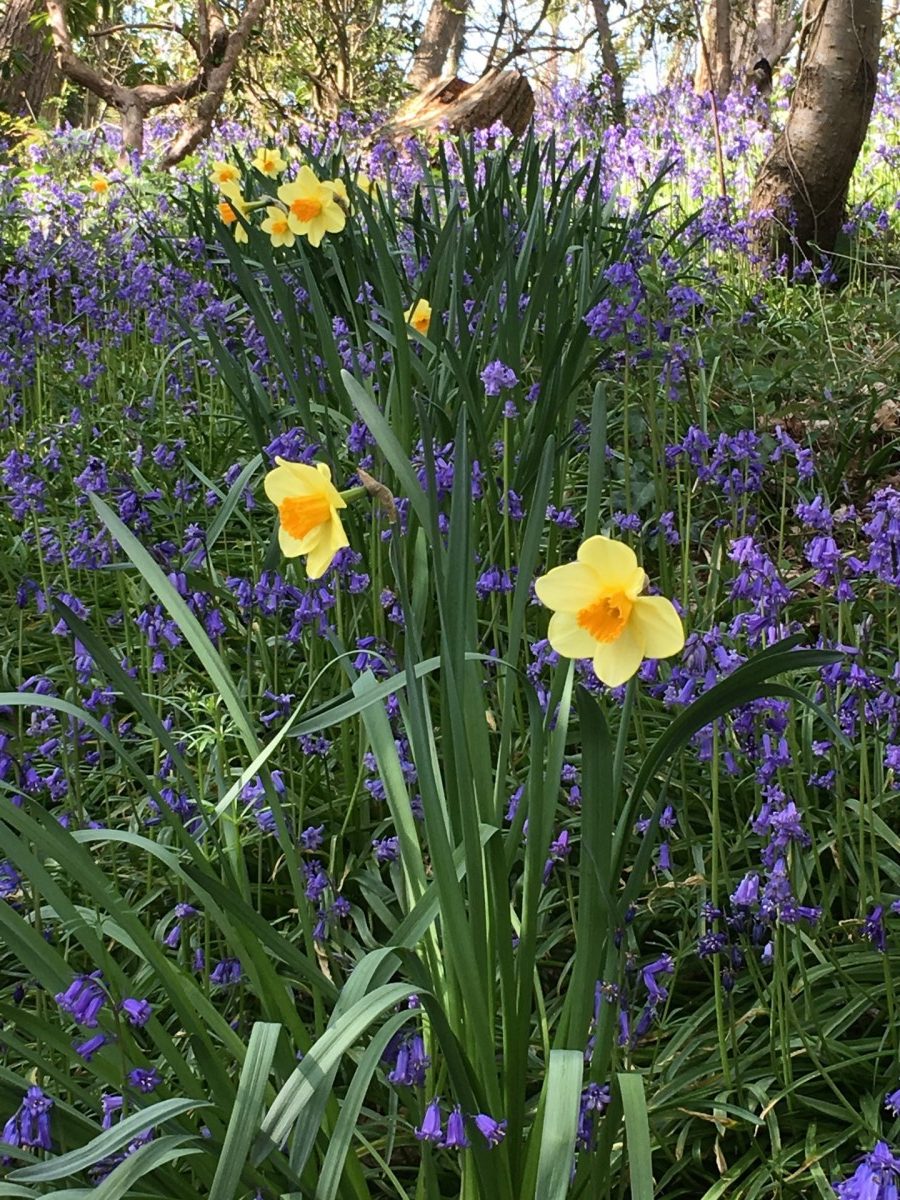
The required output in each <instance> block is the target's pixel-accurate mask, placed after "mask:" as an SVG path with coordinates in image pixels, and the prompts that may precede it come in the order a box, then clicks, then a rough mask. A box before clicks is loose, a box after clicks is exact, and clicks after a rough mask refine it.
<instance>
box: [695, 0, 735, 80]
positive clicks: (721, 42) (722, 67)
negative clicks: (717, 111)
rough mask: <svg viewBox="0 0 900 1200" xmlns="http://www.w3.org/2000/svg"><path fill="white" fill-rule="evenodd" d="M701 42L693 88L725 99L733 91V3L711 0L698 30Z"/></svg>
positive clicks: (728, 0)
mask: <svg viewBox="0 0 900 1200" xmlns="http://www.w3.org/2000/svg"><path fill="white" fill-rule="evenodd" d="M698 37H699V41H700V48H699V54H698V56H697V70H696V72H695V73H694V91H696V92H698V93H699V94H700V95H706V93H707V92H713V93H714V94H715V97H716V99H717V100H722V99H724V98H725V96H727V95H728V93H729V91H730V90H731V3H730V0H709V3H708V4H707V6H706V12H705V14H704V17H703V20H702V22H701V27H700V29H699V31H698Z"/></svg>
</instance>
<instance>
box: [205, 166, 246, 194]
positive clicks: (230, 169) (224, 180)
mask: <svg viewBox="0 0 900 1200" xmlns="http://www.w3.org/2000/svg"><path fill="white" fill-rule="evenodd" d="M209 181H210V183H214V184H215V185H216V186H217V187H220V188H224V187H227V186H228V185H229V184H235V183H238V184H239V183H240V182H241V173H240V171H239V170H238V169H237V167H236V166H235V165H234V163H229V162H214V163H213V165H212V170H211V171H210V173H209Z"/></svg>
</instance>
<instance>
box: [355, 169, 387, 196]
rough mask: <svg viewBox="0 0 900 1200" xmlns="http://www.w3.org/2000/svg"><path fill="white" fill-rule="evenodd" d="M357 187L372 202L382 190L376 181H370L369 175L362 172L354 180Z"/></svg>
mask: <svg viewBox="0 0 900 1200" xmlns="http://www.w3.org/2000/svg"><path fill="white" fill-rule="evenodd" d="M353 184H354V186H355V187H358V188H359V190H360V191H361V192H364V193H365V194H366V195H367V196H368V197H369V198H370V199H371V200H375V199H376V198H377V196H378V193H379V191H380V190H381V188H380V187H379V185H378V183H376V181H375V180H374V179H370V178H369V177H368V175H363V173H362V171H358V172H357V175H356V178H355V179H354V180H353Z"/></svg>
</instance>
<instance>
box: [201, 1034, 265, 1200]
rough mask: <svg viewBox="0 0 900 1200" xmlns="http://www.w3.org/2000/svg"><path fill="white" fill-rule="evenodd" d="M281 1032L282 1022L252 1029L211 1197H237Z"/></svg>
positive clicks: (228, 1199) (224, 1199)
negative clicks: (235, 1195)
mask: <svg viewBox="0 0 900 1200" xmlns="http://www.w3.org/2000/svg"><path fill="white" fill-rule="evenodd" d="M280 1032H281V1026H280V1025H276V1024H274V1023H269V1022H263V1021H257V1022H256V1024H255V1025H254V1026H253V1029H252V1030H251V1033H250V1041H249V1042H248V1043H247V1055H246V1058H245V1059H244V1067H243V1070H242V1071H241V1078H240V1081H239V1083H238V1089H237V1095H236V1096H235V1098H234V1108H233V1109H232V1110H231V1119H230V1120H229V1122H228V1129H227V1131H226V1133H225V1141H224V1143H223V1145H222V1153H221V1154H220V1156H219V1162H218V1164H217V1166H216V1173H215V1176H214V1177H213V1181H212V1186H211V1187H210V1189H209V1200H233V1198H234V1194H235V1192H236V1191H237V1187H238V1184H239V1183H240V1178H241V1171H242V1170H243V1169H244V1164H245V1162H246V1161H247V1155H248V1154H249V1152H250V1145H251V1143H252V1141H253V1138H254V1136H255V1134H256V1131H257V1129H258V1128H259V1121H260V1115H261V1113H262V1106H263V1101H264V1099H265V1093H266V1086H267V1084H268V1080H269V1071H270V1070H271V1067H272V1059H273V1058H274V1056H275V1049H276V1047H277V1045H278V1035H279V1033H280Z"/></svg>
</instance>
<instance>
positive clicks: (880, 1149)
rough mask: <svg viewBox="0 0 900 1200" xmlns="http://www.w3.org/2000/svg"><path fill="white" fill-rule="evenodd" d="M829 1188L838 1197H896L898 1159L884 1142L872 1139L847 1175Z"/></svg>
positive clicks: (871, 1199) (899, 1189) (899, 1193)
mask: <svg viewBox="0 0 900 1200" xmlns="http://www.w3.org/2000/svg"><path fill="white" fill-rule="evenodd" d="M832 1187H833V1188H834V1191H835V1194H836V1195H837V1196H838V1197H840V1200H898V1196H900V1158H897V1157H896V1156H895V1155H894V1154H893V1153H892V1151H891V1148H890V1146H889V1145H888V1144H887V1142H876V1143H875V1145H874V1147H873V1148H872V1150H871V1151H870V1152H869V1153H868V1154H867V1155H866V1156H865V1158H863V1160H862V1162H861V1163H860V1164H859V1166H858V1167H857V1168H856V1170H855V1171H854V1172H853V1174H852V1175H851V1177H850V1178H849V1179H847V1180H845V1181H844V1182H843V1183H834V1184H832Z"/></svg>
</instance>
